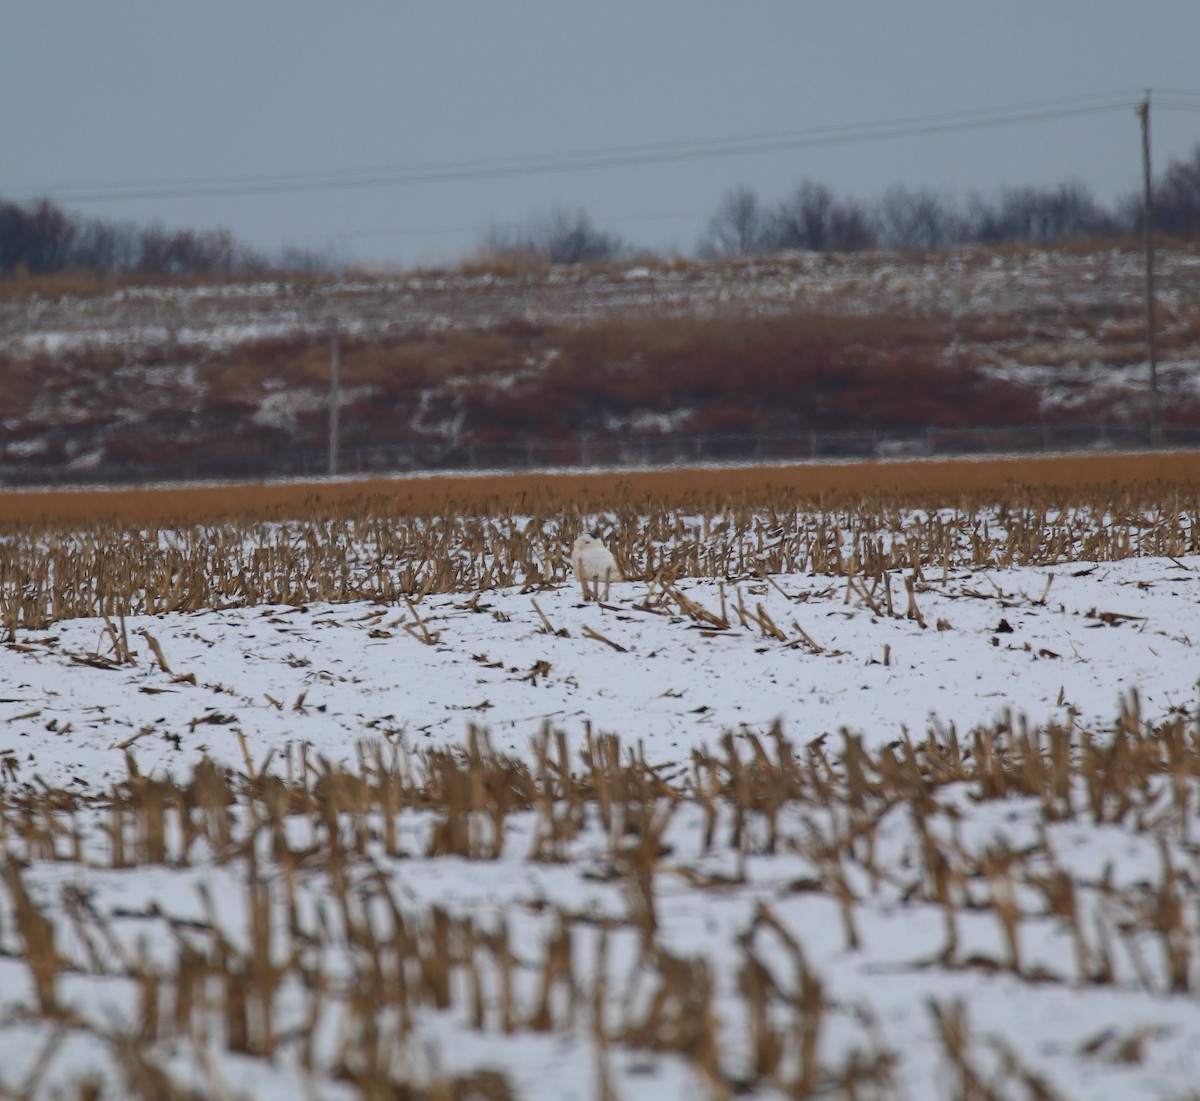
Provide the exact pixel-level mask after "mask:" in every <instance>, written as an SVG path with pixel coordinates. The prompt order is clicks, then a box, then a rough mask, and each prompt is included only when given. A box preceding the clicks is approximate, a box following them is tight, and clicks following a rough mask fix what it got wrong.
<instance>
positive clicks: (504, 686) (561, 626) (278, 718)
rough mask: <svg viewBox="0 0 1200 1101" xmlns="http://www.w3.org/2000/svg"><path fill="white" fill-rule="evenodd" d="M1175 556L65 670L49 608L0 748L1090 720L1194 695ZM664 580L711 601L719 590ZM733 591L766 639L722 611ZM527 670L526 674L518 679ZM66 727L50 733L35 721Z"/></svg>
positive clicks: (618, 590)
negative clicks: (910, 604)
mask: <svg viewBox="0 0 1200 1101" xmlns="http://www.w3.org/2000/svg"><path fill="white" fill-rule="evenodd" d="M1198 570H1200V559H1196V558H1183V559H1162V558H1132V559H1126V560H1123V561H1118V562H1109V563H1095V564H1088V563H1072V564H1068V565H1065V566H1056V567H1029V568H1013V569H1007V570H999V569H992V570H981V571H969V570H965V569H957V570H952V571H950V576H949V577H948V578H947V579H946V581H945V582H943V581H942V580H941V576H940V574H939V575H938V576H936V577H931V578H929V579H927V580H926V581H925V582H923V583H920V584H919V585H918V587H917V591H916V592H915V593H914V598H915V600H916V610H917V612H919V614H920V616H921V618H922V621H923V623H924V626H922V625H921V623H919V622H918V621H917V620H915V619H912V618H906V615H907V594H906V592H905V586H904V583H903V581H902V580H901V579H900V576H899V574H898V573H894V574H893V575H892V576H893V581H892V605H893V610H894V613H895V614H894V616H888V615H887V614H886V603H885V601H886V597H885V595H884V594H883V592H882V589H881V590H880V591H879V592H877V593H876V594H875V597H874V598H873V601H874V604H875V608H874V609H873V608H871V607H870V606H869V605H868V604H867V602H866V601H865V599H864V594H863V592H862V591H860V590H858V589H857V588H850V589H849V596H848V597H847V590H848V587H847V585H846V583H845V581H844V580H839V579H834V578H828V577H820V576H808V575H794V576H781V577H777V578H773V579H771V581H767V580H765V579H764V580H760V581H748V582H741V583H739V584H736V585H735V584H728V585H725V586H724V601H725V605H726V616H727V617H729V618H731V619H732V622H733V626H732V627H731V628H730V629H729V630H723V631H717V630H713V629H711V626H710V625H707V624H705V623H698V622H696V621H694V620H693V619H691V618H689V617H688V616H687V615H685V614H683V613H682V612H681V611H680V609H679V607H678V605H676V604H674V603H673V602H672V601H671V600H670V599H667V600H664V601H663V602H662V603H661V604H655V605H653V606H647V603H646V597H647V592H648V590H647V586H646V585H645V583H642V582H621V583H616V584H614V585H613V586H612V590H611V594H610V599H609V602H608V603H607V604H593V603H584V602H583V600H582V594H581V590H580V589H579V587H578V586H577V585H574V584H571V585H563V586H561V587H559V588H557V589H554V590H551V591H548V592H542V593H537V594H526V593H522V592H520V591H519V590H500V591H494V592H486V593H482V594H480V596H479V599H478V600H477V601H476V600H474V599H473V598H468V597H467V596H465V595H463V594H449V595H441V596H430V597H427V598H425V599H424V600H422V601H421V602H420V603H419V604H416V605H414V608H415V611H416V614H417V616H419V618H420V623H418V620H417V619H416V618H415V617H414V614H413V613H412V612H410V611H409V610H408V609H407V608H406V607H405V606H403V605H400V606H383V605H375V604H370V603H358V604H311V605H308V606H307V607H304V608H299V609H298V608H292V607H257V608H236V609H227V610H224V611H213V610H205V611H200V612H196V613H193V614H171V615H160V616H133V617H128V618H127V619H126V620H125V628H126V633H127V636H128V638H129V641H130V646H131V648H132V650H133V651H134V653H135V654H136V657H137V662H138V663H137V664H136V665H132V666H118V667H116V668H112V669H109V668H96V667H95V666H93V665H89V664H86V663H83V662H81V661H80V659H81V658H86V657H87V656H88V655H90V654H93V653H96V652H99V653H100V654H102V655H103V654H110V653H111V651H110V648H109V644H108V641H107V635H106V631H105V627H104V624H103V623H102V622H101V621H99V620H95V619H78V620H70V621H66V622H62V623H59V624H56V625H55V626H54V627H53V628H52V629H50V630H48V631H44V632H37V633H35V634H34V635H24V634H22V635H21V637H20V640H19V641H20V642H21V643H22V644H23V648H22V649H19V650H18V649H13V648H11V647H9V648H5V649H0V683H3V684H4V685H5V686H6V687H5V690H4V693H3V696H4V702H0V752H3V753H6V754H9V755H12V756H13V757H15V760H16V762H17V766H18V768H19V771H20V774H21V775H22V777H23V778H24V777H25V776H26V775H27V774H28V773H29V772H30V771H31V770H33V769H36V771H37V773H38V774H39V775H40V776H41V777H42V778H43V779H44V780H45V781H46V782H47V783H50V784H53V785H60V784H66V783H69V782H72V781H74V782H75V783H76V784H94V783H100V784H106V783H107V782H109V781H111V780H112V779H113V778H115V777H119V776H121V775H123V773H124V761H123V756H122V753H121V752H119V751H116V750H113V749H112V748H110V747H111V746H112V745H114V744H119V743H121V742H122V741H124V740H125V739H126V738H128V737H129V736H130V735H131V734H133V733H135V732H137V731H140V730H142V729H143V728H146V727H149V728H150V730H149V732H148V733H146V734H145V735H143V736H142V737H141V738H139V739H138V741H137V743H136V744H137V754H138V757H139V760H140V761H141V762H142V765H143V768H164V769H171V770H172V771H175V772H179V771H180V770H186V769H187V768H189V767H190V766H191V765H192V764H193V763H194V762H195V760H196V759H197V758H198V756H199V755H200V754H201V753H208V754H211V755H212V756H214V757H217V758H219V759H221V760H224V761H227V762H229V763H230V764H233V765H235V766H236V765H239V764H240V762H241V753H240V749H239V745H238V741H237V738H236V737H235V735H234V732H235V731H240V732H241V733H242V734H243V735H244V736H245V738H246V740H247V743H248V745H249V746H250V749H251V751H252V753H253V754H254V756H255V758H256V759H260V758H261V757H263V756H264V755H265V754H266V753H267V752H268V751H269V750H270V749H271V748H272V747H275V748H279V747H281V746H282V745H283V744H284V743H286V742H289V741H291V742H297V743H298V742H305V743H307V744H309V745H311V746H312V747H313V748H314V749H316V750H318V751H319V752H321V753H323V754H326V755H327V756H328V757H329V758H330V759H331V760H340V761H352V760H354V757H355V745H356V743H357V742H358V741H360V740H361V739H363V738H378V737H380V736H381V735H384V734H388V735H389V736H392V737H403V738H404V739H405V740H406V741H407V742H409V743H410V744H412V745H414V746H423V745H431V744H438V745H445V744H457V743H458V742H460V741H461V740H462V739H463V738H464V737H465V734H466V731H467V729H468V727H469V725H471V724H475V725H479V726H486V727H488V728H489V729H490V730H491V732H492V734H493V737H494V739H495V742H496V746H497V748H498V749H499V750H501V751H502V752H506V753H515V754H522V753H525V752H526V750H527V748H528V744H529V739H530V738H531V737H532V736H533V735H534V734H536V733H537V732H538V731H539V730H540V728H541V726H542V725H543V723H546V722H549V723H551V724H553V725H554V726H556V727H559V728H561V729H564V730H566V731H567V733H568V734H569V735H571V736H572V737H578V736H579V735H580V734H581V733H582V731H583V729H584V726H585V724H586V723H590V724H591V725H592V726H593V727H594V728H596V729H597V730H604V731H612V732H616V733H619V734H621V735H622V736H624V737H627V738H631V739H632V738H637V739H640V740H642V741H643V742H644V744H645V747H646V752H647V755H648V756H649V757H650V758H651V759H653V760H656V761H671V760H679V759H682V758H685V757H686V756H687V754H688V753H689V752H690V751H691V749H692V748H693V747H694V746H696V745H698V744H701V743H708V744H710V745H711V744H714V743H715V742H716V741H717V739H718V738H719V737H720V735H721V733H722V732H723V731H724V730H726V729H735V730H736V729H738V728H741V727H745V728H747V729H750V730H756V731H763V730H766V729H769V727H770V726H771V724H772V723H773V722H775V721H776V720H780V721H781V722H782V723H783V724H784V726H785V728H786V729H787V731H788V734H789V736H790V737H792V738H793V739H794V740H797V741H807V740H809V739H811V738H815V737H818V736H819V735H821V734H825V733H837V732H838V731H840V730H841V729H842V728H843V727H845V728H849V729H851V730H854V731H858V732H861V733H862V734H863V736H864V738H865V740H866V741H867V743H868V744H870V745H880V744H884V743H886V742H888V741H890V740H892V739H893V738H896V737H898V736H900V734H901V733H902V730H903V729H904V728H907V729H909V730H910V731H912V732H913V733H914V734H916V735H920V734H921V733H923V730H924V728H925V726H926V725H927V724H930V723H941V724H950V723H953V724H955V725H956V726H957V728H958V729H959V730H961V731H967V730H970V729H971V728H973V727H974V726H977V725H981V724H991V723H994V722H996V721H997V720H999V719H1001V718H1003V717H1004V716H1005V715H1006V714H1008V713H1009V712H1013V713H1015V714H1018V715H1023V716H1025V717H1026V718H1027V719H1028V721H1029V722H1031V723H1034V724H1040V723H1046V722H1049V721H1064V720H1065V719H1066V717H1067V715H1068V712H1069V711H1073V712H1074V713H1075V714H1076V716H1077V717H1078V721H1079V722H1080V723H1082V724H1085V725H1087V724H1090V725H1092V726H1093V727H1102V726H1105V725H1106V724H1108V723H1110V722H1111V720H1112V719H1113V717H1114V716H1115V714H1116V713H1117V709H1118V707H1119V705H1120V701H1121V699H1122V698H1123V697H1124V696H1125V695H1126V694H1127V693H1128V692H1129V691H1130V690H1132V689H1137V690H1138V691H1139V692H1140V694H1141V699H1142V707H1143V710H1144V711H1145V713H1146V714H1147V715H1162V714H1166V713H1168V712H1169V711H1171V709H1173V708H1184V709H1188V710H1189V711H1191V710H1194V709H1195V705H1196V687H1197V674H1198V672H1200V670H1198V669H1197V663H1196V654H1195V642H1196V640H1200V586H1198V585H1197V571H1198ZM677 588H678V591H679V592H681V593H682V594H683V595H684V596H686V597H687V598H688V599H689V600H691V601H695V602H696V603H698V604H699V605H701V606H703V607H704V608H706V609H708V610H709V611H711V612H713V613H714V614H718V615H719V613H720V609H721V601H722V592H721V585H720V583H718V582H716V581H713V580H709V579H689V580H687V581H680V582H679V583H678V586H677ZM739 594H740V599H741V601H742V602H743V603H744V605H745V606H746V607H747V608H749V609H750V610H751V611H753V610H754V609H755V608H756V607H761V608H762V609H763V610H765V611H766V613H767V615H768V616H769V617H770V619H771V621H772V622H774V623H775V624H776V625H777V626H778V628H779V630H780V631H781V632H782V633H783V634H784V635H785V636H786V641H782V642H781V641H778V640H777V639H775V638H772V637H766V636H764V633H763V631H762V630H761V629H760V628H757V627H754V626H751V627H749V628H743V627H741V626H739V625H738V622H737V615H736V606H737V604H738V601H739ZM866 595H867V596H869V595H870V593H869V591H868V592H867V593H866ZM1043 598H1044V599H1043ZM535 604H536V607H535ZM538 609H540V610H541V613H542V615H544V616H545V618H546V620H547V621H548V622H549V623H550V624H551V625H552V626H553V628H554V630H555V631H556V632H559V634H553V635H552V634H550V633H548V631H547V630H546V626H545V623H544V622H543V620H542V615H539V612H538ZM420 624H424V626H425V628H426V629H427V630H428V632H429V636H428V637H429V638H431V639H432V640H433V641H432V644H430V643H429V642H427V641H426V640H425V637H426V636H425V635H424V632H423V630H422V628H421V626H420ZM144 632H148V633H149V634H150V635H151V636H153V637H154V639H155V640H156V641H157V642H158V644H159V646H160V647H161V649H162V651H163V655H164V657H165V658H166V660H167V663H168V666H169V668H170V670H171V673H170V674H168V673H166V672H164V671H163V670H162V669H160V668H159V666H158V664H157V662H156V660H155V657H154V655H153V652H152V650H151V648H150V643H149V641H148V639H147V638H146V637H145V634H144ZM589 632H593V633H592V634H589ZM595 635H600V636H602V638H603V640H607V641H602V640H601V639H597V638H596V637H595ZM560 636H561V637H560ZM805 636H807V639H808V640H811V642H812V643H815V644H816V646H818V647H820V652H819V653H818V652H814V651H813V649H812V647H811V646H810V645H809V643H808V641H806V640H805ZM610 644H611V645H610ZM618 647H619V649H618ZM542 663H545V664H546V665H548V666H549V668H548V671H546V672H544V673H539V674H536V675H534V673H533V670H535V669H536V668H537V667H538V666H539V665H540V664H542ZM180 676H192V677H194V678H195V681H196V683H195V684H190V683H186V682H181V681H180V680H179V677H180ZM34 712H36V714H34ZM21 715H26V716H28V717H26V718H18V716H21ZM214 716H220V717H221V718H220V721H218V720H217V719H216V718H214ZM68 724H69V725H70V726H71V734H70V736H69V737H65V736H63V735H61V734H56V733H55V731H54V729H51V727H54V728H57V729H61V728H63V727H65V726H67V725H68Z"/></svg>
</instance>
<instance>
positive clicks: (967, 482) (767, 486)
mask: <svg viewBox="0 0 1200 1101" xmlns="http://www.w3.org/2000/svg"><path fill="white" fill-rule="evenodd" d="M1139 485H1144V486H1145V487H1146V489H1147V494H1148V495H1149V494H1151V493H1152V492H1153V487H1154V486H1155V485H1158V486H1162V487H1163V488H1164V489H1167V490H1170V489H1172V488H1174V489H1175V490H1178V491H1183V492H1187V491H1188V490H1189V489H1191V488H1194V487H1195V486H1197V485H1200V452H1183V451H1176V452H1144V453H1137V454H1104V455H1051V456H1038V457H1036V458H1028V457H1021V458H1011V459H1007V458H1005V459H995V458H989V459H952V460H934V459H928V460H904V461H894V462H864V463H820V464H810V465H795V466H768V467H736V468H719V469H716V468H714V469H705V468H699V469H687V468H680V469H672V470H652V471H637V470H630V471H619V472H597V473H587V474H573V473H554V472H547V473H541V474H494V475H487V474H484V475H477V474H471V475H430V476H415V477H396V478H373V479H355V480H346V481H336V482H333V481H313V482H303V481H292V482H273V483H255V482H237V483H231V484H228V485H173V486H164V487H138V488H134V489H54V490H8V491H3V492H0V524H7V525H22V526H24V525H30V524H49V525H62V524H74V523H87V522H95V521H103V522H111V523H116V524H121V525H135V526H136V525H145V524H183V525H186V524H196V523H213V522H216V521H220V520H224V519H233V518H238V519H243V520H246V521H251V520H255V519H257V520H279V519H285V518H287V517H311V516H319V515H324V514H329V513H336V512H339V511H342V510H346V509H349V510H351V511H353V510H354V509H355V508H356V503H362V504H363V505H364V506H365V503H366V502H378V505H379V507H382V508H383V509H384V510H385V511H386V512H387V513H388V514H390V515H408V516H426V515H437V514H440V513H443V512H445V511H446V510H447V509H451V510H458V511H464V512H467V511H474V512H480V511H482V512H485V513H489V512H511V511H513V510H520V509H525V510H538V509H558V508H578V509H583V510H588V509H591V510H603V509H612V508H617V507H622V506H623V505H633V506H634V507H639V508H640V507H642V503H644V502H654V503H655V504H657V505H661V506H663V507H678V506H680V505H682V504H684V503H685V502H689V501H699V500H702V499H705V498H708V499H711V500H713V501H715V502H716V501H722V500H724V501H730V500H734V499H741V500H743V501H744V502H745V503H753V502H755V501H768V500H769V499H770V498H771V497H772V496H773V495H775V494H778V493H786V494H793V495H795V496H796V497H797V498H805V497H818V496H823V495H838V494H850V495H862V494H885V495H886V494H891V495H898V496H899V497H901V498H903V499H916V498H925V499H929V498H934V499H937V500H940V501H942V502H949V503H953V502H955V501H956V500H957V499H958V498H959V497H961V496H963V495H968V496H969V495H973V494H991V495H993V496H994V495H996V494H998V493H1004V492H1006V491H1008V490H1011V489H1013V488H1015V487H1019V486H1028V487H1031V488H1032V487H1041V488H1044V489H1046V490H1074V489H1080V490H1083V489H1096V488H1100V487H1111V488H1112V489H1114V490H1118V489H1130V488H1133V487H1135V486H1139Z"/></svg>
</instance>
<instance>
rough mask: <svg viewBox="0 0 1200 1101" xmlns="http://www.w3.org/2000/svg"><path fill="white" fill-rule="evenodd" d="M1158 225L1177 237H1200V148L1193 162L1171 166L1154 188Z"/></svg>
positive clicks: (1155, 223)
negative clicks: (1199, 235)
mask: <svg viewBox="0 0 1200 1101" xmlns="http://www.w3.org/2000/svg"><path fill="white" fill-rule="evenodd" d="M1154 225H1155V228H1156V229H1158V230H1160V231H1161V232H1162V233H1166V234H1169V235H1171V236H1174V237H1195V236H1196V235H1197V234H1200V145H1197V146H1196V148H1195V150H1194V152H1193V153H1192V159H1191V160H1189V161H1175V162H1173V163H1172V164H1171V165H1169V166H1168V168H1167V170H1166V172H1164V173H1163V177H1162V180H1161V182H1160V183H1159V184H1158V186H1157V187H1156V188H1155V189H1154Z"/></svg>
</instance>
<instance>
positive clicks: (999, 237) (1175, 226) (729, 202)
mask: <svg viewBox="0 0 1200 1101" xmlns="http://www.w3.org/2000/svg"><path fill="white" fill-rule="evenodd" d="M1152 200H1153V208H1154V213H1153V224H1154V228H1155V230H1156V231H1157V232H1158V233H1160V234H1162V235H1164V236H1168V237H1174V238H1179V239H1189V238H1191V239H1195V238H1200V146H1197V147H1196V149H1195V151H1194V152H1193V154H1192V157H1191V159H1190V160H1186V161H1175V162H1172V163H1171V164H1170V166H1169V167H1168V168H1167V170H1166V171H1165V172H1164V173H1163V174H1162V175H1161V177H1160V178H1159V180H1158V181H1157V182H1156V183H1155V185H1154V188H1153V195H1152ZM1142 219H1143V201H1142V193H1141V191H1140V190H1139V191H1138V192H1136V193H1133V194H1129V195H1126V196H1122V197H1121V198H1119V199H1118V200H1117V201H1116V202H1115V203H1114V204H1113V206H1112V207H1106V206H1104V205H1103V204H1102V203H1100V202H1099V201H1098V200H1097V199H1096V198H1095V197H1094V196H1093V195H1092V193H1091V192H1090V191H1089V190H1088V188H1087V187H1086V185H1084V184H1082V183H1076V182H1069V183H1064V184H1060V185H1058V186H1055V187H1048V188H1038V187H1013V188H1005V189H1003V190H1002V191H1001V192H1000V193H999V194H998V196H997V197H995V198H994V199H985V198H983V197H981V196H978V195H974V196H970V197H969V198H967V199H966V200H965V201H958V200H956V199H954V198H953V197H948V196H945V195H942V194H939V193H938V192H936V191H933V190H930V189H918V190H910V189H908V188H904V187H897V188H894V189H892V190H891V191H889V192H888V193H887V194H885V195H884V196H883V197H882V198H881V199H879V200H877V201H875V202H863V201H860V200H858V199H854V198H846V197H841V196H838V195H835V194H834V192H833V191H832V190H831V189H830V188H828V187H826V186H825V185H823V184H820V183H814V182H811V181H804V182H802V183H800V184H799V185H798V186H797V187H796V188H795V189H794V190H793V191H792V192H791V194H789V195H788V196H787V197H786V198H784V199H782V200H781V201H778V202H774V203H769V202H764V201H763V200H762V199H760V198H759V196H758V195H757V193H756V192H755V191H753V190H752V189H751V188H749V187H739V188H735V189H734V190H733V191H730V192H729V193H728V194H726V195H725V197H724V198H723V199H722V200H721V202H720V205H719V206H718V208H717V210H716V212H715V213H714V214H713V216H712V218H710V219H709V223H708V227H707V230H706V231H705V233H704V234H703V236H702V237H701V238H700V240H699V242H698V243H697V247H696V249H697V252H698V253H699V254H700V255H701V256H704V257H716V256H749V255H755V254H767V253H773V252H782V251H786V250H788V249H802V250H807V251H812V252H855V251H861V250H864V249H892V250H904V251H924V250H929V249H938V248H946V247H949V246H951V245H961V244H978V245H1000V244H1006V243H1012V244H1017V243H1025V244H1037V245H1056V244H1067V243H1070V242H1072V241H1082V240H1106V239H1107V240H1118V239H1121V238H1125V237H1129V236H1132V235H1135V234H1140V233H1141V232H1142ZM484 245H485V248H486V249H487V250H488V251H489V252H492V253H494V254H498V255H508V256H514V255H524V256H533V257H537V258H539V259H542V260H545V261H548V262H551V263H578V262H580V261H588V260H600V261H603V260H612V259H616V258H618V257H621V256H623V255H629V254H631V253H633V252H635V251H637V250H635V249H633V248H631V247H630V246H629V245H628V244H627V243H626V242H624V241H622V240H621V238H620V237H618V236H617V235H615V234H613V233H610V232H608V231H605V230H603V229H600V228H597V227H596V226H595V225H594V224H593V223H592V221H591V220H590V219H589V217H588V215H587V213H586V212H584V211H582V210H580V211H578V212H574V213H573V212H569V211H562V210H559V211H554V212H552V213H551V214H550V215H548V216H545V217H542V218H540V219H538V220H536V221H535V222H534V223H533V224H532V225H531V226H528V227H523V228H520V229H513V228H507V227H497V228H493V229H492V231H491V232H490V233H489V234H488V236H487V238H486V240H485V242H484Z"/></svg>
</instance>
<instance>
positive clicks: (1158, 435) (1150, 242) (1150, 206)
mask: <svg viewBox="0 0 1200 1101" xmlns="http://www.w3.org/2000/svg"><path fill="white" fill-rule="evenodd" d="M1137 113H1138V118H1140V119H1141V122H1142V243H1143V248H1144V251H1145V256H1146V358H1147V359H1148V360H1149V363H1150V444H1151V446H1157V445H1158V444H1160V443H1162V425H1161V424H1160V423H1159V402H1158V351H1157V347H1156V340H1155V332H1154V329H1155V322H1156V318H1155V314H1156V311H1155V308H1154V194H1153V191H1152V189H1151V187H1150V89H1149V88H1147V89H1146V98H1145V99H1144V100H1142V102H1141V103H1140V104H1139V105H1138V109H1137Z"/></svg>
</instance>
